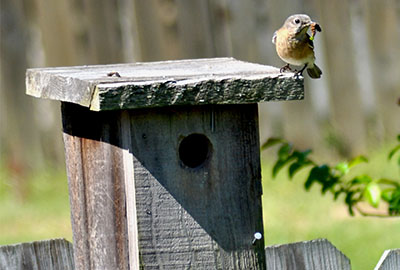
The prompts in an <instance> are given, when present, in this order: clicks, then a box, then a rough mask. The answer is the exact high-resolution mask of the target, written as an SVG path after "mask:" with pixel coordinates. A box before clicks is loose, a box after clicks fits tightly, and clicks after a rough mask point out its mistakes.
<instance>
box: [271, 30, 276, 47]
mask: <svg viewBox="0 0 400 270" xmlns="http://www.w3.org/2000/svg"><path fill="white" fill-rule="evenodd" d="M272 43H274V44H275V43H276V31H275V32H274V35H273V36H272Z"/></svg>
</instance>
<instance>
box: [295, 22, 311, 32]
mask: <svg viewBox="0 0 400 270" xmlns="http://www.w3.org/2000/svg"><path fill="white" fill-rule="evenodd" d="M312 23H313V22H307V23H303V24H302V25H301V26H300V27H299V28H298V29H297V34H298V33H301V32H307V30H308V28H309V27H310V26H311V24H312Z"/></svg>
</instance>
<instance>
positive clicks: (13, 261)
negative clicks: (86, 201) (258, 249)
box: [0, 239, 400, 270]
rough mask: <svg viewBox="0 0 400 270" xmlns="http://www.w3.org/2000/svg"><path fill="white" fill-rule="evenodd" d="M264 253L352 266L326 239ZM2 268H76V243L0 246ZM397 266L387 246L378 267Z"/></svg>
mask: <svg viewBox="0 0 400 270" xmlns="http://www.w3.org/2000/svg"><path fill="white" fill-rule="evenodd" d="M265 255H266V261H267V267H266V270H286V269H291V270H351V265H350V260H349V259H348V258H347V257H346V256H345V255H344V254H343V253H342V252H340V250H338V249H337V248H336V247H335V246H334V245H333V244H332V243H330V242H329V241H328V240H326V239H316V240H312V241H305V242H298V243H291V244H286V245H278V246H269V247H267V248H266V249H265ZM0 269H7V270H25V269H33V270H36V269H38V270H39V269H47V270H59V269H60V270H61V269H62V270H73V269H74V261H73V247H72V244H71V243H70V242H68V241H67V240H65V239H54V240H47V241H38V242H33V243H23V244H17V245H9V246H0ZM398 269H400V249H393V250H386V251H385V252H384V253H383V254H382V257H381V258H380V260H379V262H378V263H377V265H376V267H375V270H398ZM246 270H247V269H246Z"/></svg>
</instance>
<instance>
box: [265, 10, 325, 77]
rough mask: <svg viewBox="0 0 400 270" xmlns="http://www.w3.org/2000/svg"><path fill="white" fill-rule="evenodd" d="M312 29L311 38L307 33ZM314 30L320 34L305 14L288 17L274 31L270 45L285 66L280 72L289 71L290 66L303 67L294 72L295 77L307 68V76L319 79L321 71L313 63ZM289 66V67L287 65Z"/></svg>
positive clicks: (318, 28)
mask: <svg viewBox="0 0 400 270" xmlns="http://www.w3.org/2000/svg"><path fill="white" fill-rule="evenodd" d="M310 27H311V28H312V29H311V30H312V36H310V35H309V34H308V33H307V31H308V29H309V28H310ZM315 30H317V31H319V32H321V27H320V26H319V24H317V23H316V22H313V21H312V20H311V19H310V17H309V16H308V15H306V14H295V15H291V16H289V17H288V18H287V19H286V21H285V23H284V24H283V26H282V27H281V28H279V29H278V30H276V31H275V33H274V35H273V37H272V43H274V44H275V48H276V52H277V54H278V56H279V57H280V58H281V59H282V60H283V61H284V62H286V63H287V64H286V65H285V66H283V67H282V68H281V69H280V72H281V73H282V72H284V71H286V70H291V68H290V65H295V66H303V65H304V66H303V68H302V69H300V70H299V71H296V73H295V76H297V77H298V76H299V75H302V74H303V71H304V70H305V69H306V68H307V73H308V75H309V76H310V77H311V78H313V79H318V78H321V75H322V71H321V69H320V68H319V67H318V66H317V65H316V64H315V63H314V61H315V55H314V42H313V39H314V36H315V33H316V32H315ZM289 64H290V65H289Z"/></svg>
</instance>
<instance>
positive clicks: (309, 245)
mask: <svg viewBox="0 0 400 270" xmlns="http://www.w3.org/2000/svg"><path fill="white" fill-rule="evenodd" d="M265 257H266V262H267V268H266V270H276V269H291V270H317V269H325V270H350V269H351V266H350V260H349V259H348V258H347V257H346V256H345V255H344V254H343V253H342V252H340V251H339V250H338V249H337V248H336V247H335V246H333V245H332V244H331V243H330V242H329V241H328V240H326V239H317V240H312V241H305V242H298V243H291V244H287V245H278V246H270V247H267V248H266V249H265Z"/></svg>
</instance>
